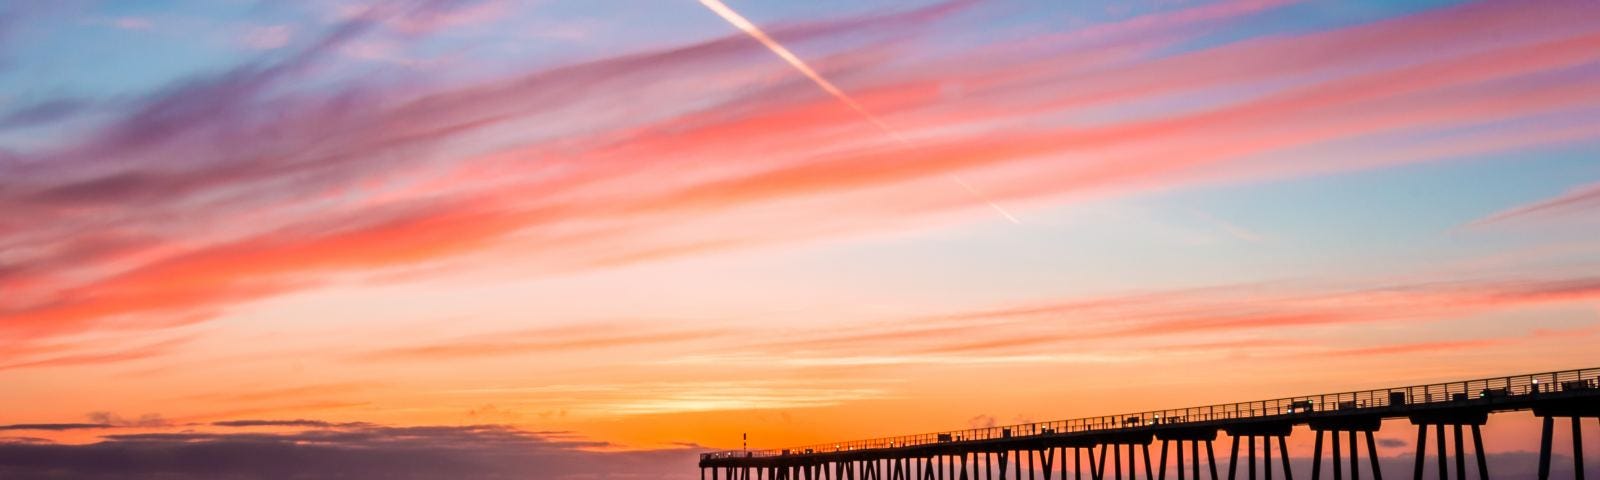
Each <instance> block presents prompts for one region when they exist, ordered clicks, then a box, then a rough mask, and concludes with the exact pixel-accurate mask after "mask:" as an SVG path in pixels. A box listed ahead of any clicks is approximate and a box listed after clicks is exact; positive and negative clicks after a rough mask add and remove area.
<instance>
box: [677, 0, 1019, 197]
mask: <svg viewBox="0 0 1600 480" xmlns="http://www.w3.org/2000/svg"><path fill="white" fill-rule="evenodd" d="M700 4H701V5H705V6H706V8H708V9H711V11H712V12H713V13H716V14H717V16H719V17H722V19H723V20H727V21H728V23H730V24H733V26H734V28H738V29H739V30H740V31H743V32H744V33H745V34H746V35H749V36H750V38H753V39H755V40H756V41H757V42H760V43H761V45H763V46H766V47H767V50H771V51H772V53H774V54H777V55H778V58H782V59H783V61H785V62H788V63H789V65H790V66H792V67H794V69H795V70H798V71H799V72H800V74H801V75H805V76H806V78H809V79H811V81H812V83H816V84H817V86H818V87H821V88H822V90H823V91H825V92H828V94H829V95H833V98H837V99H839V101H840V102H844V104H845V105H847V106H849V107H850V109H851V110H855V111H856V113H859V114H861V116H862V117H863V118H866V119H867V121H868V122H872V124H873V125H874V126H876V127H878V130H882V131H883V133H884V134H885V135H888V136H889V138H892V139H894V141H895V142H898V143H900V144H902V145H910V144H911V142H910V141H908V140H906V139H905V137H902V136H900V134H899V133H898V132H895V131H894V129H892V128H889V125H888V124H886V123H883V120H882V119H879V118H878V116H877V115H873V114H872V111H870V110H867V107H865V106H862V105H861V103H860V102H857V101H856V99H854V98H851V97H850V95H848V94H846V93H844V90H840V89H839V87H837V86H835V85H834V84H833V82H830V81H828V79H827V78H826V77H823V76H822V74H820V73H817V71H816V70H814V69H812V68H811V66H810V65H807V64H806V62H805V61H804V60H801V59H800V57H798V56H796V55H795V54H794V52H791V51H789V49H788V48H786V47H784V46H783V44H781V43H778V41H777V40H773V39H772V37H770V36H767V33H766V32H763V31H761V29H760V28H758V27H756V24H754V23H750V20H747V19H745V18H744V16H743V15H740V14H739V12H735V11H733V9H732V8H728V5H727V4H724V3H722V0H700ZM949 176H950V180H952V181H955V182H956V184H959V185H961V188H963V189H965V190H966V191H967V193H970V194H972V196H974V197H977V198H978V199H979V200H982V201H983V203H986V204H988V205H989V208H992V209H994V211H995V213H999V214H1000V216H1002V217H1005V218H1006V220H1010V221H1011V223H1015V224H1018V225H1021V224H1022V221H1021V220H1017V217H1015V216H1012V215H1011V212H1007V211H1006V209H1004V208H1001V207H1000V205H998V204H996V203H994V202H992V201H990V200H989V199H988V198H985V197H984V196H983V194H982V193H979V192H978V189H976V188H973V187H972V184H969V183H967V181H966V180H963V179H962V178H961V176H959V175H956V174H954V173H952V174H949Z"/></svg>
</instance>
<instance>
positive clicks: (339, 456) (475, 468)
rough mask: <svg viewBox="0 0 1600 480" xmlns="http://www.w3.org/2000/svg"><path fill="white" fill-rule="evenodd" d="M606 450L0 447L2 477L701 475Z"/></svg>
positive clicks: (359, 441) (397, 430) (678, 459)
mask: <svg viewBox="0 0 1600 480" xmlns="http://www.w3.org/2000/svg"><path fill="white" fill-rule="evenodd" d="M604 446H607V445H606V444H603V443H599V442H583V441H571V440H562V439H557V438H554V437H550V436H546V435H543V434H539V433H534V432H527V431H523V430H517V429H514V428H510V427H504V426H494V425H470V426H428V427H380V426H361V427H354V428H341V429H314V430H307V431H302V432H297V433H284V434H267V433H150V434H131V435H110V436H106V437H104V440H103V441H101V442H98V443H93V444H87V445H66V444H55V443H41V442H39V441H36V440H35V441H28V442H9V443H6V442H0V477H4V478H82V479H110V478H117V479H154V478H161V479H174V480H185V479H210V478H246V479H250V478H262V479H267V478H300V479H324V478H329V479H332V478H338V479H377V478H383V479H413V478H455V479H493V478H544V479H563V478H661V479H673V478H683V479H687V478H698V470H697V469H696V468H695V463H696V461H697V459H698V458H697V453H698V451H699V449H698V448H677V449H670V450H659V451H632V452H598V451H591V449H595V448H598V447H604Z"/></svg>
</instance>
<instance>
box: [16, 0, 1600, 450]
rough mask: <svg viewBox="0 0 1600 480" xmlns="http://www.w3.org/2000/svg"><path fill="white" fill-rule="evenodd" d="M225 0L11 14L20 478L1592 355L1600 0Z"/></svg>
mask: <svg viewBox="0 0 1600 480" xmlns="http://www.w3.org/2000/svg"><path fill="white" fill-rule="evenodd" d="M199 3H204V2H199ZM199 3H196V4H194V5H188V4H185V3H184V2H177V3H175V4H173V5H155V4H152V5H142V4H141V5H118V6H116V8H110V6H90V5H84V6H73V7H60V8H43V7H39V6H33V5H22V6H16V7H10V8H7V7H0V38H4V39H6V40H10V41H9V42H7V41H0V71H4V72H6V73H8V74H14V75H0V92H5V93H3V94H0V212H3V215H0V342H3V343H0V345H4V348H0V385H3V386H4V389H3V391H4V394H3V395H0V476H6V474H7V473H9V472H12V471H13V470H7V469H8V468H12V467H16V466H15V465H11V464H7V463H6V462H7V460H6V459H7V458H12V457H7V456H6V455H7V454H8V453H7V452H12V451H14V450H15V451H23V450H26V449H30V448H39V449H56V450H51V451H56V452H61V455H62V456H60V457H51V458H79V457H71V456H70V455H79V454H82V452H88V451H91V449H90V448H89V447H88V446H91V445H92V446H95V448H105V449H108V450H107V451H117V452H123V451H133V452H136V453H137V452H144V453H145V454H149V452H152V451H156V450H142V449H165V448H171V449H172V450H170V451H180V450H182V448H181V447H183V446H185V445H188V446H193V445H202V444H203V445H224V446H230V448H231V447H234V446H239V448H241V449H242V450H240V451H242V452H248V451H251V450H249V447H250V445H254V444H251V443H250V442H257V441H260V442H267V443H272V444H274V445H277V444H278V443H273V442H281V443H282V444H285V445H294V446H296V447H297V448H299V447H304V448H307V449H311V450H315V448H321V447H328V448H333V449H335V450H338V451H341V452H345V451H363V452H368V451H370V452H376V453H373V456H372V457H371V458H370V459H369V460H372V461H371V462H370V463H371V464H373V465H377V466H375V467H372V468H374V470H372V472H385V471H386V470H382V468H379V467H382V466H384V465H389V464H392V463H394V462H389V461H385V460H384V458H386V457H383V456H382V455H380V453H381V454H384V455H387V454H395V453H394V452H402V453H403V452H407V451H410V450H405V449H411V448H413V447H415V446H416V445H426V444H429V442H459V443H460V444H461V445H466V446H464V447H462V448H461V449H459V450H458V451H451V452H445V453H440V455H447V454H448V455H454V454H461V455H467V456H468V457H470V460H471V461H466V460H461V458H456V457H449V458H450V459H454V460H450V459H438V460H437V461H434V460H435V459H432V457H429V458H430V459H429V460H427V461H424V460H418V463H419V465H420V464H424V463H426V464H429V465H433V464H439V465H451V464H471V465H475V466H483V470H482V471H483V472H491V473H495V474H500V473H506V472H511V473H507V474H506V475H507V476H516V475H514V474H517V473H525V472H526V471H529V470H539V471H541V472H543V471H545V470H540V469H539V467H541V466H542V464H541V465H535V464H532V463H521V462H524V461H526V462H536V461H548V462H553V463H551V465H555V464H559V465H561V468H568V467H571V468H570V469H569V470H560V469H558V468H555V467H551V468H552V469H551V470H549V471H551V472H558V473H552V474H551V475H554V476H555V478H594V477H600V478H612V477H606V475H613V476H614V477H617V478H620V477H629V478H635V477H640V476H648V474H649V473H652V472H653V471H654V470H653V469H663V470H666V469H681V468H682V467H684V466H685V465H689V464H691V463H692V462H693V453H696V452H700V451H704V450H708V449H731V448H738V447H740V445H741V437H742V435H744V434H749V446H750V447H751V448H782V447H786V446H795V445H806V444H815V443H824V442H830V441H845V440H852V439H860V438H871V437H880V436H888V435H895V434H910V433H921V432H936V431H946V430H956V429H962V428H967V427H972V426H982V425H1005V424H1014V423H1028V422H1033V421H1044V420H1053V419H1067V418H1077V417H1088V416H1097V415H1112V414H1118V413H1125V412H1137V411H1143V410H1151V409H1159V408H1177V407H1184V406H1195V405H1209V404H1222V403H1231V402H1238V401H1249V400H1258V399H1268V398H1278V397H1284V396H1292V395H1301V394H1315V393H1323V392H1337V391H1349V390H1357V389H1367V388H1380V387H1388V386H1395V385H1406V384H1422V383H1430V382H1437V381H1447V380H1459V379H1466V378H1477V377H1487V376H1494V375H1503V374H1513V373H1529V372H1540V371H1551V370H1560V369H1573V368H1588V367H1596V366H1600V353H1597V352H1600V351H1597V350H1595V349H1594V347H1593V345H1594V343H1595V339H1596V338H1600V274H1597V273H1596V272H1600V269H1597V268H1596V267H1597V266H1600V243H1597V242H1596V241H1595V238H1597V235H1596V233H1597V232H1600V217H1597V216H1596V215H1595V212H1596V211H1597V210H1596V209H1597V207H1600V170H1597V169H1596V162H1595V161H1594V159H1595V158H1596V154H1597V153H1600V115H1597V112H1600V21H1597V17H1596V15H1595V8H1594V5H1593V4H1592V2H1586V1H1568V0H1557V1H1551V2H1547V3H1543V4H1541V5H1539V6H1538V7H1530V6H1528V5H1524V4H1519V3H1514V2H1464V3H1459V4H1454V3H1452V4H1448V5H1427V6H1424V5H1410V4H1405V5H1400V4H1393V3H1392V2H1356V3H1353V4H1341V5H1326V4H1318V3H1314V2H1304V3H1303V2H1294V1H1277V0H1269V1H1261V0H1214V1H1213V0H1203V1H1195V2H1176V3H1172V2H1154V3H1140V2H1135V3H1132V4H1117V5H1110V6H1103V7H1094V8H1091V7H1089V6H1081V5H1025V6H1024V5H1011V6H1002V5H993V4H988V3H983V2H969V1H961V0H952V1H930V2H916V3H915V4H914V5H887V6H880V5H874V4H871V3H870V2H869V3H867V4H855V3H850V2H819V3H816V4H814V5H813V4H799V3H784V2H761V1H756V0H738V1H734V0H700V3H701V6H703V7H704V8H701V6H696V5H694V4H693V3H683V4H679V3H672V2H660V3H659V4H658V3H642V4H639V5H630V6H628V8H625V9H617V10H618V11H608V9H606V8H601V7H596V6H594V5H589V4H584V3H582V2H578V3H571V4H568V3H563V2H549V3H544V2H541V3H540V4H539V5H532V4H528V5H524V4H523V3H525V2H513V1H505V0H460V1H452V2H433V1H418V0H396V1H386V2H332V3H326V4H324V3H319V2H290V3H286V4H283V5H278V4H276V3H273V4H272V5H261V6H258V7H257V8H254V9H245V10H239V9H238V8H242V7H238V6H236V5H232V4H228V5H211V4H206V5H199ZM267 3H272V2H267ZM367 3H374V4H375V5H376V6H373V7H368V6H363V5H364V4H367ZM1447 3H1448V2H1447ZM189 7H192V8H189ZM1484 32H1491V33H1493V34H1492V35H1485V34H1484ZM218 39H227V40H228V41H217V40H218ZM201 40H203V41H201ZM102 51H105V52H114V53H115V55H111V54H109V53H107V54H106V55H101V54H100V53H98V52H102ZM86 52H96V53H95V55H87V53H86ZM150 52H155V53H153V54H152V53H150ZM91 57H92V58H91ZM150 58H161V59H163V60H162V61H159V62H157V61H151V60H149V59H150ZM108 72H109V73H108ZM869 124H870V125H869ZM952 183H954V184H955V185H952ZM958 187H959V188H958ZM1001 205H1004V206H1005V207H1004V208H1003V207H1002V206H1001ZM1013 213H1015V215H1013ZM1021 219H1026V222H1024V221H1022V220H1021ZM1490 428H1491V429H1493V431H1494V432H1495V433H1494V435H1491V438H1492V440H1491V441H1490V445H1489V447H1490V449H1492V450H1494V451H1495V452H1496V453H1497V454H1502V455H1504V456H1506V457H1507V458H1511V459H1512V460H1508V461H1520V460H1517V459H1519V458H1522V457H1520V456H1519V455H1524V454H1525V452H1526V451H1527V450H1530V449H1531V448H1530V447H1529V445H1531V443H1530V442H1531V441H1532V439H1533V436H1534V435H1536V434H1537V431H1536V430H1534V426H1533V423H1532V421H1531V417H1529V416H1528V415H1525V414H1511V415H1505V416H1502V417H1497V418H1496V419H1495V420H1493V421H1492V422H1491V427H1490ZM1584 428H1589V427H1584ZM1397 431H1402V432H1403V431H1404V429H1403V428H1402V429H1400V430H1397ZM1387 432H1388V433H1387V434H1386V437H1385V446H1384V447H1383V451H1384V452H1385V455H1386V459H1389V460H1394V459H1397V458H1399V457H1401V456H1403V455H1407V454H1408V453H1407V448H1409V447H1407V445H1408V444H1407V442H1409V441H1411V440H1409V439H1408V438H1407V437H1406V436H1405V435H1401V434H1395V433H1393V432H1392V431H1387ZM335 434H342V435H335ZM357 439H359V440H357ZM369 441H370V442H373V443H362V442H369ZM1293 441H1294V442H1295V444H1294V445H1291V447H1292V448H1293V449H1294V450H1295V451H1296V452H1297V454H1299V452H1303V451H1304V449H1306V448H1307V445H1306V444H1305V438H1304V437H1303V436H1302V437H1297V438H1296V439H1295V440H1293ZM141 442H142V443H141ZM339 442H351V443H339ZM240 445H244V446H240ZM375 445H376V446H378V447H383V448H376V447H374V446H375ZM1589 445H1593V446H1595V447H1597V448H1600V442H1593V443H1590V444H1589ZM347 447H348V448H347ZM368 447H374V448H368ZM390 447H393V448H396V449H398V450H388V449H386V448H390ZM402 447H403V448H402ZM74 448H78V449H76V450H74ZM117 449H131V450H117ZM28 451H33V450H28ZM41 451H42V450H41ZM161 451H162V452H168V451H169V450H161ZM1597 451H1600V450H1597ZM506 452H512V453H514V454H506ZM527 452H537V454H532V453H527ZM432 453H438V452H432ZM524 453H527V454H526V455H523V454H524ZM430 454H431V453H430ZM163 455H165V453H163ZM397 455H398V454H397ZM448 455H447V456H448ZM154 457H160V455H148V456H140V455H132V454H130V455H129V456H128V457H127V458H154ZM240 457H241V458H245V457H249V458H254V457H251V456H250V455H247V454H241V455H240ZM508 457H516V458H518V459H519V460H517V461H516V462H511V464H502V463H499V462H506V461H507V460H506V458H508ZM524 457H526V458H524ZM17 458H20V457H17ZM162 458H168V457H162ZM171 458H177V457H176V456H174V457H171ZM329 458H334V457H329ZM440 458H445V457H440ZM594 458H606V459H612V460H609V461H608V462H607V465H608V466H610V467H615V469H613V470H606V471H605V472H604V473H595V472H586V471H583V470H582V465H584V462H588V461H589V459H594ZM530 459H531V460H530ZM551 459H556V460H551ZM457 460H459V462H457V463H452V462H454V461H457ZM686 462H687V463H686ZM75 463H78V464H83V463H85V462H75ZM91 463H92V462H91ZM363 465H366V464H363ZM506 465H510V466H506ZM663 465H666V466H665V467H664V466H663ZM158 467H160V468H167V467H165V466H158ZM502 467H504V468H502ZM18 468H20V467H18ZM63 468H65V467H63ZM75 468H76V467H75ZM173 468H176V467H173ZM363 468H365V467H363ZM441 468H442V467H441ZM18 471H20V470H18ZM64 471H65V470H64ZM173 471H177V470H173ZM217 471H222V470H217ZM228 472H230V473H237V474H239V475H240V476H243V477H248V476H250V475H252V474H259V473H260V472H256V471H247V470H238V471H234V470H228ZM70 473H72V474H79V475H84V476H90V475H91V474H100V473H103V472H96V471H89V470H71V471H70ZM678 473H682V475H679V476H677V477H674V476H673V475H664V476H662V478H688V474H691V473H693V472H692V471H685V472H676V471H675V473H674V475H677V474H678ZM438 474H439V475H445V476H448V475H447V474H446V473H438ZM174 475H175V476H174V477H173V478H179V479H182V480H187V479H188V478H189V477H184V476H182V475H177V474H174ZM485 475H488V474H487V473H486V474H485ZM585 475H589V477H585ZM69 476H70V475H69ZM370 476H372V477H373V478H384V474H383V473H371V475H370ZM630 476H631V477H630Z"/></svg>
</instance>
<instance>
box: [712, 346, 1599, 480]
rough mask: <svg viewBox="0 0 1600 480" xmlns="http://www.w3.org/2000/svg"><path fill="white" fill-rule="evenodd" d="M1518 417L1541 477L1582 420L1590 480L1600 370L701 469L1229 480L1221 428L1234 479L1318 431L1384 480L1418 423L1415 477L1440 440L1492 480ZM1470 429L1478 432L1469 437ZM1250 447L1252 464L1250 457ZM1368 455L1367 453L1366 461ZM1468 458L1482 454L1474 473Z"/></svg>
mask: <svg viewBox="0 0 1600 480" xmlns="http://www.w3.org/2000/svg"><path fill="white" fill-rule="evenodd" d="M1517 410H1532V411H1533V414H1534V415H1535V416H1537V417H1539V418H1541V419H1542V421H1543V434H1542V436H1541V442H1540V445H1539V478H1540V479H1547V478H1549V477H1550V461H1551V459H1550V457H1551V450H1552V448H1554V446H1553V445H1552V440H1551V438H1552V433H1553V431H1554V429H1555V428H1556V420H1557V419H1563V420H1564V421H1565V422H1569V423H1570V424H1571V428H1572V450H1571V452H1572V459H1573V471H1574V472H1575V473H1574V475H1575V476H1576V478H1578V479H1582V478H1584V477H1583V462H1584V458H1583V443H1582V442H1583V436H1582V434H1581V432H1580V430H1579V425H1580V420H1581V419H1583V418H1600V368H1594V369H1582V370H1565V371H1559V372H1547V373H1537V374H1527V375H1511V376H1504V377H1494V378H1483V379H1476V380H1465V381H1459V382H1448V383H1436V384H1431V385H1414V386H1407V387H1395V388H1382V389H1376V390H1363V391H1357V392H1345V393H1330V394H1322V395H1307V396H1299V397H1291V398H1280V399H1273V400H1260V401H1253V402H1242V403H1232V404H1226V405H1211V406H1204V407H1191V408H1181V409H1173V410H1159V411H1153V412H1141V413H1129V414H1123V415H1108V416H1101V417H1089V418H1079V419H1073V420H1059V421H1052V422H1039V423H1028V424H1021V425H1010V426H1003V427H991V428H978V429H968V430H955V431H949V432H937V433H927V434H919V435H905V436H898V437H885V438H875V439H870V440H855V441H848V442H837V443H826V444H821V445H810V446H804V447H796V448H788V449H781V450H750V451H724V452H714V453H706V454H702V455H701V457H700V470H701V477H702V478H703V479H710V480H824V479H827V480H1006V479H1007V478H1011V479H1015V480H1022V479H1023V478H1024V474H1026V475H1027V477H1026V478H1027V479H1028V480H1035V476H1036V475H1038V476H1042V478H1043V480H1052V478H1053V477H1054V472H1056V471H1057V470H1059V472H1060V477H1059V478H1060V479H1061V480H1067V479H1068V478H1069V473H1070V474H1071V477H1070V478H1072V479H1074V480H1082V479H1084V478H1086V477H1087V478H1090V479H1093V480H1107V479H1115V480H1122V479H1123V478H1127V479H1129V480H1136V479H1138V478H1146V479H1165V478H1167V474H1168V468H1167V467H1168V465H1169V462H1168V458H1169V454H1170V455H1171V456H1172V457H1173V458H1174V459H1175V460H1176V462H1175V463H1174V465H1175V467H1176V468H1175V472H1174V473H1175V476H1176V478H1178V479H1179V480H1186V478H1193V479H1194V480H1200V479H1201V478H1202V474H1207V475H1209V477H1210V478H1211V479H1212V480H1219V479H1221V478H1223V476H1222V475H1221V474H1222V473H1223V472H1221V471H1219V470H1218V468H1217V458H1216V457H1217V453H1216V451H1215V446H1214V445H1213V444H1214V443H1215V441H1216V439H1217V437H1218V433H1219V432H1225V433H1227V434H1228V436H1229V437H1231V438H1232V445H1231V446H1230V447H1229V448H1228V451H1227V452H1225V453H1226V454H1227V455H1228V457H1229V461H1228V462H1227V464H1226V465H1227V468H1226V478H1228V479H1230V480H1235V479H1238V478H1240V477H1241V476H1242V477H1243V478H1248V479H1251V480H1256V479H1258V478H1265V479H1266V480H1272V478H1273V477H1274V473H1279V474H1281V475H1282V477H1281V478H1283V479H1284V480H1293V479H1294V473H1295V472H1294V469H1293V468H1292V467H1291V465H1290V461H1289V449H1288V442H1287V438H1288V437H1289V435H1290V433H1291V431H1292V430H1293V428H1294V427H1295V426H1297V425H1307V426H1309V427H1310V429H1311V431H1312V432H1314V433H1315V435H1316V437H1315V438H1316V440H1315V447H1314V448H1313V450H1314V452H1315V453H1313V456H1312V467H1311V468H1312V471H1311V472H1310V478H1311V479H1312V480H1319V479H1320V478H1322V474H1323V473H1324V470H1332V472H1331V473H1332V478H1334V479H1337V480H1343V479H1344V475H1345V473H1346V467H1348V473H1349V475H1350V478H1351V480H1359V479H1360V478H1361V477H1362V472H1363V471H1365V472H1367V474H1369V475H1370V477H1369V478H1372V479H1374V480H1382V479H1383V476H1382V471H1381V470H1380V469H1379V467H1378V455H1377V454H1378V449H1377V446H1376V442H1375V441H1374V438H1373V434H1374V433H1375V432H1377V431H1378V430H1379V428H1381V426H1382V422H1383V420H1385V419H1395V418H1405V419H1409V420H1410V423H1411V425H1414V426H1416V427H1417V441H1416V445H1415V446H1416V468H1415V470H1414V475H1413V477H1414V478H1416V479H1417V480H1421V479H1422V477H1423V467H1424V465H1425V463H1424V462H1425V461H1426V459H1427V457H1428V453H1429V451H1428V450H1429V449H1428V447H1429V445H1428V443H1429V441H1430V437H1431V441H1432V442H1433V445H1434V447H1435V449H1434V455H1433V457H1434V459H1435V461H1436V462H1437V465H1438V468H1437V471H1438V475H1439V478H1440V479H1441V480H1444V479H1447V478H1449V472H1450V467H1451V466H1452V464H1451V461H1450V460H1451V459H1452V458H1453V460H1454V462H1453V467H1454V469H1455V478H1457V479H1458V480H1465V479H1466V478H1467V477H1468V476H1469V472H1470V473H1471V474H1472V475H1471V476H1473V477H1476V478H1481V479H1488V478H1490V476H1489V472H1490V465H1489V464H1488V461H1487V458H1486V457H1485V455H1484V452H1483V438H1482V430H1481V428H1480V427H1481V426H1482V425H1483V424H1484V423H1485V422H1487V421H1488V418H1489V415H1490V414H1493V413H1497V412H1508V411H1517ZM1429 432H1432V435H1431V436H1430V435H1429ZM1467 432H1470V435H1465V433H1467ZM1447 433H1450V434H1453V439H1451V438H1447ZM1467 436H1470V437H1471V439H1472V444H1473V445H1472V446H1473V448H1472V449H1471V454H1470V455H1469V452H1468V449H1467V448H1465V447H1466V445H1465V437H1467ZM1325 437H1326V438H1325ZM1325 439H1326V442H1325V441H1324V440H1325ZM1450 440H1453V442H1452V441H1450ZM1158 441H1159V442H1160V448H1159V452H1158V453H1157V455H1159V457H1157V458H1152V455H1151V444H1153V443H1155V442H1158ZM1274 444H1276V447H1277V451H1278V454H1277V458H1276V459H1274V458H1273V457H1274V455H1273V448H1274ZM1451 444H1453V445H1454V452H1453V455H1452V454H1451V452H1450V446H1451ZM1174 447H1175V448H1174ZM1325 447H1326V450H1327V453H1330V455H1329V458H1328V459H1327V460H1328V463H1329V464H1330V465H1329V467H1328V468H1324V467H1323V462H1324V457H1323V455H1324V453H1325ZM1342 447H1347V448H1348V450H1346V449H1345V448H1342ZM1202 449H1203V450H1204V456H1203V457H1202V452H1201V450H1202ZM1185 450H1187V452H1185ZM1241 450H1242V453H1243V455H1244V457H1245V458H1244V461H1240V455H1241ZM1342 450H1343V451H1342ZM1362 450H1366V453H1365V456H1366V457H1367V458H1366V462H1365V463H1363V462H1362V460H1361V457H1362V455H1363V453H1362ZM1346 452H1347V455H1346V454H1345V453H1346ZM1186 453H1187V455H1186ZM1258 453H1259V455H1258ZM1108 456H1109V458H1108ZM1469 456H1472V457H1474V458H1473V462H1472V465H1471V469H1470V470H1469V467H1468V463H1467V458H1468V457H1469ZM1186 458H1187V460H1186ZM1069 459H1070V461H1069ZM1141 460H1142V461H1141ZM1346 462H1348V465H1347V464H1346ZM1069 467H1070V468H1069ZM1124 475H1126V477H1124ZM1302 478H1304V477H1302Z"/></svg>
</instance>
